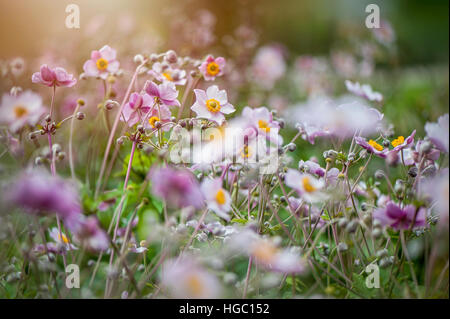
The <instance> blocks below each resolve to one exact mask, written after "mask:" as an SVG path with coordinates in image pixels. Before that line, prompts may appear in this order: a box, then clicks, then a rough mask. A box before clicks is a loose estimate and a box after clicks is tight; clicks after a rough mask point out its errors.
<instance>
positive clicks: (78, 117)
mask: <svg viewBox="0 0 450 319" xmlns="http://www.w3.org/2000/svg"><path fill="white" fill-rule="evenodd" d="M85 117H86V115H85V114H84V113H83V112H77V115H76V118H77V120H80V121H81V120H84V118H85Z"/></svg>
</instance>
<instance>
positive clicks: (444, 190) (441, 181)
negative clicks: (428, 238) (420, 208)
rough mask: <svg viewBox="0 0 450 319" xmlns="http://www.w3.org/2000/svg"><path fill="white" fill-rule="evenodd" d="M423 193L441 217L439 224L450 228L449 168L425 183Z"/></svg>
mask: <svg viewBox="0 0 450 319" xmlns="http://www.w3.org/2000/svg"><path fill="white" fill-rule="evenodd" d="M421 190H422V192H423V193H424V194H425V195H426V196H427V197H429V198H430V199H431V200H432V202H433V204H434V205H433V207H434V208H433V209H434V210H436V212H437V213H438V215H439V224H440V225H441V227H446V228H448V227H449V198H450V197H449V180H448V168H445V169H443V170H441V171H440V173H439V174H438V175H437V176H435V177H432V178H429V179H426V180H424V181H423V184H422V186H421Z"/></svg>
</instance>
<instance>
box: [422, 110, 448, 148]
mask: <svg viewBox="0 0 450 319" xmlns="http://www.w3.org/2000/svg"><path fill="white" fill-rule="evenodd" d="M425 131H426V132H427V136H428V137H429V138H430V141H431V142H433V144H434V145H436V147H437V148H438V149H439V150H440V151H442V152H445V153H448V132H449V117H448V113H447V114H445V115H443V116H441V117H440V118H439V119H438V121H437V123H429V122H427V124H425Z"/></svg>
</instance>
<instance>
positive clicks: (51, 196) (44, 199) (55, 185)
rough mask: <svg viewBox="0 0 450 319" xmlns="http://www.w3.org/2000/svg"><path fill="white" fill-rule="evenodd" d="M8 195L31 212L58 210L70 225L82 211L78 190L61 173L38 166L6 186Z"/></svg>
mask: <svg viewBox="0 0 450 319" xmlns="http://www.w3.org/2000/svg"><path fill="white" fill-rule="evenodd" d="M5 194H6V195H5V198H6V199H7V200H8V201H9V202H11V203H13V204H15V205H16V206H19V207H22V208H23V209H25V211H26V212H27V213H30V214H49V213H56V214H57V215H58V216H59V217H61V218H62V219H63V220H64V222H65V223H66V225H67V227H69V225H70V224H71V223H73V222H75V221H76V220H78V218H79V216H80V215H81V205H80V202H79V196H78V192H77V190H76V189H75V188H74V187H73V185H72V184H70V183H69V182H67V181H65V180H63V179H62V178H60V177H58V176H52V175H50V174H49V173H48V172H46V171H44V170H41V169H35V170H31V171H26V172H24V173H22V174H21V175H19V176H18V177H17V178H16V179H15V180H14V181H13V182H12V183H11V184H9V186H8V189H6V190H5Z"/></svg>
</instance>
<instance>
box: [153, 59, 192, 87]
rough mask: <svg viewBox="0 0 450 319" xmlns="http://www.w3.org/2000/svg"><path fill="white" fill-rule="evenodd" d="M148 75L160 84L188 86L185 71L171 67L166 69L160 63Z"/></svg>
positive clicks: (154, 65)
mask: <svg viewBox="0 0 450 319" xmlns="http://www.w3.org/2000/svg"><path fill="white" fill-rule="evenodd" d="M148 73H149V74H150V75H153V76H154V77H155V79H157V80H158V81H160V82H172V83H173V84H175V85H185V84H186V71H185V70H179V69H174V68H172V67H171V66H167V67H166V68H164V67H163V64H162V63H160V62H156V63H155V64H153V67H152V69H151V70H150V71H148Z"/></svg>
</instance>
